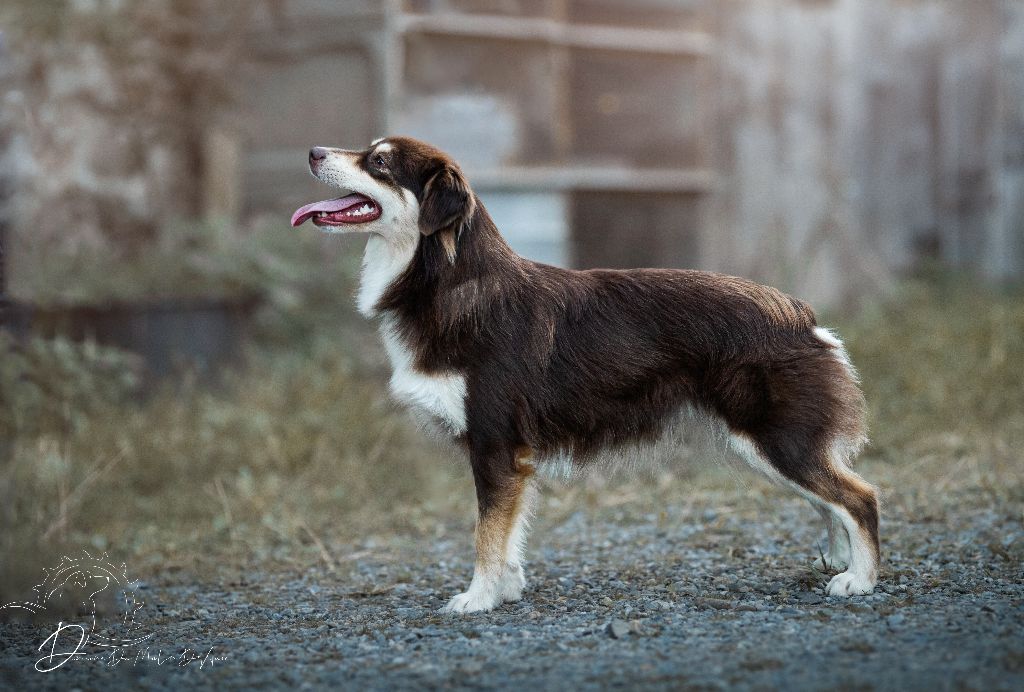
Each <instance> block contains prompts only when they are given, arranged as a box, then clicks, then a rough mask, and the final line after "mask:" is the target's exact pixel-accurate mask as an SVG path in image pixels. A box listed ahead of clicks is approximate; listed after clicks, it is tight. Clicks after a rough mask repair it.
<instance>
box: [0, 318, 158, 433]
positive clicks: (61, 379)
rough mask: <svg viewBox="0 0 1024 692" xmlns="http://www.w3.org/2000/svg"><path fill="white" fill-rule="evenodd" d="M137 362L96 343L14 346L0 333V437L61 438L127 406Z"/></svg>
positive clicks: (135, 384)
mask: <svg viewBox="0 0 1024 692" xmlns="http://www.w3.org/2000/svg"><path fill="white" fill-rule="evenodd" d="M138 366H139V363H138V359H137V357H135V356H132V355H131V354H128V353H125V352H123V351H118V350H116V349H110V348H103V347H100V346H97V345H96V344H95V343H92V342H86V343H82V344H77V343H72V342H70V341H67V340H65V339H54V340H46V339H31V340H28V341H25V342H19V341H15V340H14V339H12V338H11V337H10V336H9V335H8V334H7V333H6V332H4V331H0V393H2V394H0V438H2V439H4V440H15V439H19V438H20V439H26V438H32V437H37V436H40V435H58V436H66V435H73V434H76V433H78V432H80V431H82V430H83V429H85V428H87V427H88V426H89V425H91V424H92V422H93V421H95V420H96V419H102V418H104V417H105V416H108V415H110V414H112V413H113V412H114V411H115V409H116V407H118V406H122V405H124V404H126V403H127V402H129V400H130V398H131V395H132V394H133V393H134V392H135V391H136V389H137V387H138V383H139V380H138V376H137V371H138Z"/></svg>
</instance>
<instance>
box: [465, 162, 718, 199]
mask: <svg viewBox="0 0 1024 692" xmlns="http://www.w3.org/2000/svg"><path fill="white" fill-rule="evenodd" d="M466 175H467V176H468V177H469V183H470V185H472V186H473V187H474V188H475V189H479V190H545V191H548V190H550V191H571V190H608V191H616V192H690V193H698V194H700V193H706V192H710V191H711V190H712V189H714V187H715V175H714V173H712V172H711V171H709V170H704V169H699V168H698V169H695V168H664V169H654V168H633V167H630V166H580V165H574V166H503V167H501V168H493V169H476V170H474V169H472V168H468V169H467V170H466Z"/></svg>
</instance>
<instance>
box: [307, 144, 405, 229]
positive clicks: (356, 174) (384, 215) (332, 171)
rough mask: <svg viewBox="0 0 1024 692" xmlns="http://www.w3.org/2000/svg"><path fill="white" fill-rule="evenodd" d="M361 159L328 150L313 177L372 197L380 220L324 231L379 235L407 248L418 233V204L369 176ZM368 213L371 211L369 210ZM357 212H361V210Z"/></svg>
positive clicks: (378, 150) (383, 147)
mask: <svg viewBox="0 0 1024 692" xmlns="http://www.w3.org/2000/svg"><path fill="white" fill-rule="evenodd" d="M390 147H391V145H390V144H387V143H384V144H381V145H379V146H377V147H376V148H375V149H374V150H373V152H371V154H370V158H371V159H372V158H373V157H374V156H377V155H379V154H381V153H386V150H389V149H390ZM361 159H362V155H361V154H360V153H359V152H350V151H344V150H340V149H329V150H328V153H327V157H326V158H324V159H323V160H322V161H321V162H320V164H319V166H318V167H317V169H316V172H315V173H314V175H315V176H316V177H317V179H319V180H320V181H321V182H323V183H325V184H327V185H332V186H334V187H338V188H341V189H343V190H351V191H352V192H358V193H359V194H361V195H365V196H366V197H369V198H370V199H372V200H373V201H374V202H376V203H377V206H379V207H380V210H381V214H380V217H379V218H377V219H374V220H372V221H367V222H365V223H358V224H352V225H345V226H331V227H323V229H324V230H326V231H327V232H347V231H358V232H363V233H377V234H379V235H381V236H383V237H384V238H386V239H388V240H389V241H392V242H396V243H400V244H405V243H408V242H409V241H410V240H413V239H416V238H417V234H418V233H419V228H418V226H417V221H418V218H419V204H417V203H416V198H415V196H414V195H413V194H412V192H411V191H409V190H406V189H404V188H397V189H396V188H395V187H392V186H390V185H385V184H384V183H382V182H381V181H379V180H377V179H376V178H374V177H373V176H372V175H370V174H369V173H367V172H366V171H365V170H364V169H363V167H362V166H361V165H360V161H361ZM366 210H367V211H369V207H367V209H366ZM356 211H359V210H358V209H357V210H356Z"/></svg>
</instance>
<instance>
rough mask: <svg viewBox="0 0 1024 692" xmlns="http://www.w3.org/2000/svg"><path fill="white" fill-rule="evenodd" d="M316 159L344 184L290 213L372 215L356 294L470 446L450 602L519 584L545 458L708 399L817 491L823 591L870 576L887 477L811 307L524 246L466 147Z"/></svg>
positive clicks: (328, 154) (674, 419) (399, 388)
mask: <svg viewBox="0 0 1024 692" xmlns="http://www.w3.org/2000/svg"><path fill="white" fill-rule="evenodd" d="M309 167H310V170H311V171H312V173H313V175H314V176H316V177H317V178H318V179H319V180H320V181H322V182H324V183H326V184H328V185H332V186H334V187H337V188H342V189H343V190H345V193H344V196H342V197H339V198H337V199H333V200H327V201H323V202H316V203H313V204H309V205H306V206H304V207H302V208H301V209H299V210H298V211H296V212H295V215H294V216H293V217H292V225H294V226H298V225H300V224H302V223H303V222H305V221H306V220H312V221H313V223H314V224H316V225H317V226H319V227H320V228H321V229H323V230H325V231H331V232H345V231H363V232H366V233H369V234H370V235H369V240H368V242H367V244H366V251H365V255H364V258H363V271H362V279H361V284H360V288H359V294H358V307H359V310H360V311H361V312H362V313H363V314H364V315H366V316H367V317H371V318H374V319H376V320H378V321H379V324H380V331H381V335H382V337H383V341H384V346H385V348H386V349H387V354H388V356H389V358H390V360H391V365H392V367H393V369H394V374H393V376H392V378H391V385H390V386H391V391H392V393H393V394H394V396H395V397H396V398H397V399H398V400H400V401H401V402H403V403H405V404H406V405H408V406H409V407H410V408H411V409H412V410H413V411H414V412H415V413H416V414H417V417H418V418H420V419H421V420H424V421H426V422H428V423H429V424H430V425H431V427H434V428H436V429H438V430H440V431H442V432H443V434H445V435H447V436H449V437H450V438H452V439H453V440H455V441H456V443H457V444H458V445H460V446H461V447H462V448H464V449H465V450H466V451H467V452H468V455H469V461H470V465H471V467H472V469H473V478H474V480H475V483H476V494H477V501H478V504H479V514H478V518H477V529H476V553H477V555H476V565H475V569H474V573H473V580H472V582H471V583H470V585H469V589H468V590H467V591H466V592H465V593H461V594H459V595H457V596H455V597H454V598H452V599H451V601H450V602H449V603H448V605H447V606H445V608H444V610H445V611H446V612H460V613H463V612H465V613H468V612H474V611H481V610H490V609H491V608H494V607H495V606H497V605H499V604H501V603H502V602H504V601H515V600H518V599H519V598H521V596H522V592H523V587H524V585H525V579H524V576H523V566H522V559H523V557H522V554H523V544H524V541H525V535H526V525H527V521H528V519H529V517H530V513H531V510H532V508H533V506H534V504H535V500H536V496H537V490H536V479H535V478H534V474H535V473H536V472H548V473H550V472H556V473H565V471H566V470H568V471H569V472H570V473H575V472H578V471H580V470H582V469H585V468H586V467H588V466H592V465H594V464H596V463H601V462H607V461H608V460H612V461H618V462H620V463H623V462H624V463H630V462H635V461H642V460H645V459H646V458H647V457H650V456H652V455H655V454H656V453H658V452H663V451H665V450H666V449H669V450H671V448H672V447H673V446H674V445H675V444H676V443H677V442H678V440H679V437H678V433H677V430H678V426H679V425H681V424H682V422H684V421H686V420H688V419H693V418H695V417H697V418H699V419H701V420H704V421H706V422H709V423H710V424H711V427H712V429H713V430H714V431H717V433H718V434H719V435H720V436H721V437H722V438H723V439H724V440H725V441H726V446H727V447H728V448H729V449H731V450H732V451H733V452H735V453H737V454H738V455H739V456H740V457H741V458H742V459H743V460H744V461H746V462H747V463H748V464H749V465H750V466H752V467H753V468H754V469H756V470H757V471H760V472H762V473H763V474H765V475H766V476H768V477H769V478H770V479H772V480H774V481H777V482H779V483H781V484H783V485H786V486H788V487H790V488H792V489H793V490H795V491H796V492H797V493H799V494H800V495H802V496H804V497H805V498H807V499H808V500H810V502H811V504H813V505H814V507H815V508H816V509H817V510H818V512H819V513H820V514H821V516H822V518H824V520H825V524H826V526H827V528H828V536H829V545H828V551H827V552H826V553H825V554H824V555H823V556H822V557H820V558H818V560H817V567H818V568H819V569H829V568H830V569H835V570H846V571H843V572H841V573H839V574H837V575H835V576H834V577H833V578H832V580H831V581H830V582H829V583H828V586H827V587H826V591H827V593H828V594H831V595H835V596H851V595H856V594H865V593H870V592H871V590H872V589H873V588H874V585H875V582H876V581H877V578H878V562H879V546H878V501H877V495H876V491H875V489H874V488H873V487H872V486H871V485H869V484H868V483H866V482H865V481H864V480H862V479H861V478H860V476H858V475H857V474H855V473H854V472H853V471H851V470H850V463H851V461H852V459H853V457H854V456H855V455H856V454H857V453H858V452H859V451H860V449H861V447H862V446H863V445H864V442H865V439H866V438H865V426H864V399H863V395H862V394H861V392H860V389H859V388H858V385H857V378H856V374H855V372H854V370H853V367H852V366H851V365H850V362H849V360H848V359H847V355H846V352H845V350H844V348H843V345H842V343H841V342H840V341H839V340H838V339H837V338H836V337H835V336H834V335H833V334H832V333H831V332H829V331H828V330H826V329H824V328H822V327H819V326H817V324H816V321H815V317H814V313H813V312H812V310H811V309H810V307H808V306H807V305H806V304H804V303H802V302H801V301H799V300H797V299H795V298H791V297H789V296H787V295H785V294H783V293H781V292H779V291H776V290H774V289H772V288H768V287H765V286H760V285H758V284H755V283H752V282H750V281H746V280H743V279H738V278H734V277H730V276H723V275H720V274H712V273H707V272H700V271H688V270H667V269H658V270H655V269H638V270H630V271H611V270H589V271H572V270H568V269H560V268H557V267H552V266H547V265H544V264H538V263H535V262H531V261H529V260H526V259H524V258H522V257H520V256H518V255H517V254H516V253H515V252H513V251H512V249H511V248H509V246H508V245H507V244H506V243H505V241H504V240H503V239H502V237H501V234H500V233H499V232H498V229H497V228H496V227H495V225H494V222H493V221H492V220H491V218H490V216H488V214H487V210H486V209H484V207H483V205H482V204H481V203H480V200H479V199H478V198H477V197H476V196H475V195H474V194H473V191H472V190H471V189H470V187H469V185H468V183H467V182H466V178H465V176H464V175H463V173H462V171H461V170H460V169H459V167H458V165H456V163H455V162H454V161H452V160H451V159H450V158H449V157H448V156H446V155H445V154H444V153H442V152H440V151H438V150H437V149H435V148H434V147H431V146H430V145H427V144H424V143H422V142H419V141H416V140H413V139H409V138H404V137H389V138H386V139H381V140H377V141H376V142H373V144H371V145H370V147H369V148H367V149H364V150H362V151H345V150H341V149H328V148H323V147H314V148H313V149H312V150H311V151H310V152H309Z"/></svg>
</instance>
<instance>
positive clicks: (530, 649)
mask: <svg viewBox="0 0 1024 692" xmlns="http://www.w3.org/2000/svg"><path fill="white" fill-rule="evenodd" d="M705 500H706V501H705ZM705 500H702V501H701V502H700V503H697V504H694V503H690V504H688V505H685V506H683V507H681V508H678V509H666V510H665V511H663V512H659V513H658V514H653V515H647V514H644V509H643V508H642V507H639V508H638V507H636V506H635V505H643V504H644V503H643V502H634V503H632V505H633V506H634V507H633V509H632V512H633V513H631V510H629V509H622V508H611V509H603V510H599V511H593V512H587V513H583V512H577V513H575V514H570V515H568V516H567V517H563V518H561V519H559V520H558V521H557V522H555V521H550V520H548V521H545V520H544V519H543V518H541V519H539V521H538V523H539V526H538V530H537V531H536V532H535V534H534V535H533V536H532V538H531V545H530V550H529V552H528V556H529V565H528V572H527V574H528V579H529V580H530V582H529V586H528V589H527V592H526V594H525V597H524V599H523V601H521V602H519V603H515V604H506V605H505V606H503V607H501V608H499V609H498V610H496V611H494V612H492V613H487V614H482V615H472V616H460V617H455V616H441V615H438V614H437V609H438V608H439V607H440V606H442V605H443V604H444V603H445V602H446V600H447V598H448V597H450V596H452V595H453V594H455V593H456V592H458V591H460V590H462V589H463V588H464V587H465V585H466V583H467V580H468V578H469V576H470V570H471V553H470V549H471V548H470V537H469V535H468V534H466V533H464V532H463V531H462V530H461V529H464V528H465V527H454V528H453V529H452V530H451V531H450V532H446V533H445V534H444V535H443V536H442V537H441V538H439V539H436V540H435V539H431V540H419V541H413V540H411V539H404V540H403V539H398V538H396V539H390V540H388V541H386V542H379V543H376V544H369V545H365V544H364V545H361V546H351V545H350V546H347V549H348V551H349V553H352V552H353V551H355V554H354V555H351V554H350V555H349V557H350V559H349V560H348V561H345V562H342V563H341V567H340V568H339V569H337V570H335V571H328V570H327V569H325V568H323V567H320V568H312V569H306V570H298V569H291V570H288V569H285V570H280V569H274V570H271V569H266V568H263V569H252V570H238V569H236V568H234V567H232V568H225V569H224V570H223V572H224V574H222V575H221V576H220V577H217V578H208V579H197V578H193V577H190V576H188V575H182V574H169V575H157V576H156V577H155V578H152V579H151V580H150V582H149V583H147V584H143V585H142V586H141V588H140V590H139V593H140V594H141V596H142V597H143V598H144V600H145V602H146V605H145V606H144V608H143V609H142V610H141V611H140V622H141V623H142V626H143V629H144V630H145V631H147V632H149V633H152V635H153V636H152V639H151V640H150V641H149V650H150V655H151V656H153V655H155V654H156V653H157V652H160V653H161V654H162V655H163V656H171V655H177V654H180V653H181V651H182V650H183V649H184V648H186V647H189V648H192V649H194V650H196V651H198V652H199V653H200V654H206V652H208V651H210V650H211V647H212V654H211V658H209V659H207V660H206V661H205V663H203V665H202V666H200V662H199V661H191V662H190V663H189V664H188V665H185V666H182V665H180V662H181V660H180V658H172V659H170V660H167V661H165V662H163V663H162V664H158V663H157V662H156V661H154V660H141V661H137V660H135V659H132V660H127V661H124V662H121V663H120V664H118V665H113V666H112V665H109V663H105V662H104V660H83V659H76V660H73V661H70V662H69V663H68V664H66V665H64V666H62V667H61V668H59V669H58V670H55V671H53V672H51V673H47V674H42V673H39V672H36V671H35V670H33V667H32V666H33V663H34V662H35V661H36V659H38V658H39V656H40V654H39V652H38V651H37V648H38V647H39V645H40V644H41V643H42V641H43V640H44V639H45V638H46V636H48V634H49V633H51V632H52V631H53V630H54V625H53V623H49V624H46V625H45V626H43V625H30V624H11V623H6V624H2V625H0V641H2V644H3V653H2V654H0V687H5V688H7V689H32V688H41V689H62V690H68V689H75V688H79V689H82V690H87V689H106V690H111V689H120V688H125V687H130V688H138V687H140V686H141V687H147V688H150V689H172V688H173V689H179V688H182V687H187V688H214V687H216V688H236V689H242V688H257V687H263V688H279V687H285V686H288V687H293V688H299V689H305V688H320V687H328V686H330V687H335V688H337V687H343V688H358V689H394V688H405V687H416V688H439V687H459V688H461V687H467V688H500V687H511V686H515V687H526V686H529V687H531V688H534V689H576V688H607V687H620V688H633V687H643V688H676V689H677V688H687V689H723V688H738V689H765V688H787V689H821V688H850V689H854V688H857V689H928V690H943V689H962V688H969V689H985V690H990V689H1006V690H1009V689H1014V690H1019V689H1024V585H1022V582H1024V579H1022V556H1024V537H1022V530H1021V514H1020V509H1019V507H1016V506H1013V507H1005V508H998V507H985V506H984V504H980V507H981V508H974V509H966V508H965V509H956V508H954V509H951V510H948V511H946V512H943V513H941V515H937V516H930V517H920V516H918V517H914V518H913V520H911V517H907V516H901V515H900V512H899V510H898V509H897V510H892V509H890V510H889V511H887V513H886V514H885V515H884V519H885V525H884V527H883V541H884V552H885V563H884V567H883V570H884V571H883V575H882V581H881V583H880V585H879V589H878V590H876V592H875V593H874V594H872V595H870V596H864V597H858V598H854V599H846V600H843V599H835V598H831V597H825V596H824V595H823V586H824V584H825V582H826V581H827V577H825V576H823V575H819V574H816V573H815V572H813V571H812V570H811V569H810V567H809V564H810V562H811V560H812V559H813V557H814V556H815V545H816V544H818V543H819V542H820V541H821V540H822V536H821V535H820V534H821V533H823V532H819V527H818V524H817V523H816V522H815V521H814V519H815V515H814V513H813V512H812V511H811V510H810V508H809V507H808V506H806V505H804V504H802V503H800V502H798V501H795V500H788V499H778V498H776V499H774V500H772V501H770V502H765V501H761V502H757V501H755V502H752V503H747V504H744V503H743V502H733V501H730V500H728V499H726V500H723V501H722V502H716V501H715V498H714V497H711V498H710V499H708V498H705ZM456 529H458V530H456ZM339 554H341V553H339ZM339 560H341V558H339ZM133 653H134V652H133Z"/></svg>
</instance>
